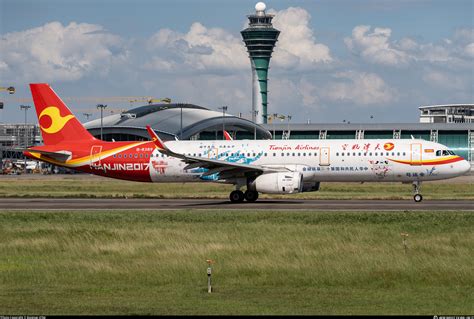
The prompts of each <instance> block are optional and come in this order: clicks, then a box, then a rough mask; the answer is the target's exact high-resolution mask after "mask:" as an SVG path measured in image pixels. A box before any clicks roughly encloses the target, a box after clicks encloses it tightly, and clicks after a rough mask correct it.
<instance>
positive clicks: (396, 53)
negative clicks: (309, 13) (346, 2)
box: [344, 25, 474, 68]
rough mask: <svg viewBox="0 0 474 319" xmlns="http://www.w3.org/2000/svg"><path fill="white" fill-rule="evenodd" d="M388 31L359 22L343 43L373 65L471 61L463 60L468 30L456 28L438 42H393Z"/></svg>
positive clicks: (472, 34) (453, 64) (470, 34)
mask: <svg viewBox="0 0 474 319" xmlns="http://www.w3.org/2000/svg"><path fill="white" fill-rule="evenodd" d="M391 34H392V30H391V29H389V28H374V30H373V32H371V27H370V26H366V25H359V26H356V27H355V28H354V29H353V30H352V37H350V38H345V39H344V43H345V44H346V47H347V48H348V49H349V50H350V51H351V52H352V53H354V54H356V55H359V56H361V58H362V59H363V60H365V61H366V62H368V63H373V64H380V65H388V66H407V65H409V64H413V63H424V62H426V63H431V64H438V65H443V66H445V67H446V66H447V67H457V68H459V67H465V66H466V65H467V64H471V63H472V61H468V60H466V57H468V58H469V57H472V55H471V54H472V51H471V50H472V47H471V46H470V45H471V43H472V42H473V41H474V40H473V38H474V30H472V29H458V30H456V32H455V33H454V35H453V37H452V39H443V41H440V43H418V42H416V41H415V40H413V39H411V38H402V39H401V40H399V41H395V40H391V39H390V37H391ZM470 41H471V42H470Z"/></svg>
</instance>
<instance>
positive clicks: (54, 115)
mask: <svg viewBox="0 0 474 319" xmlns="http://www.w3.org/2000/svg"><path fill="white" fill-rule="evenodd" d="M44 116H47V117H49V121H48V120H44V119H43V120H42V118H43V117H44ZM73 118H74V115H71V114H69V115H66V116H61V114H60V112H59V109H58V108H57V107H56V106H48V107H47V108H45V109H44V110H43V112H41V114H40V116H39V117H38V121H39V122H40V127H41V130H42V131H43V132H45V133H48V134H54V133H57V132H59V131H61V130H62V129H63V127H64V125H66V123H67V122H69V120H71V119H73ZM44 124H46V127H45V126H43V125H44ZM48 124H49V125H48Z"/></svg>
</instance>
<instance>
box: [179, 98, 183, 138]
mask: <svg viewBox="0 0 474 319" xmlns="http://www.w3.org/2000/svg"><path fill="white" fill-rule="evenodd" d="M180 108H181V115H180V122H179V139H180V140H182V139H183V105H181V107H180Z"/></svg>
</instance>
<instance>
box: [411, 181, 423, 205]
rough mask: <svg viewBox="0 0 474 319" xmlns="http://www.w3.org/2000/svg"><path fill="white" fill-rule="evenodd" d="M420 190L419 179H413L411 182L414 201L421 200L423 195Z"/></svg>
mask: <svg viewBox="0 0 474 319" xmlns="http://www.w3.org/2000/svg"><path fill="white" fill-rule="evenodd" d="M420 191H421V182H419V181H414V182H413V194H414V195H413V199H414V200H415V202H416V203H419V202H421V201H422V200H423V196H421V194H420Z"/></svg>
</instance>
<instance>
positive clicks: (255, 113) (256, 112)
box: [252, 110, 258, 140]
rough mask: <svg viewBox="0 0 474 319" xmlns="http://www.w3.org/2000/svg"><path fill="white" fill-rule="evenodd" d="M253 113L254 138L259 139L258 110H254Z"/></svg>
mask: <svg viewBox="0 0 474 319" xmlns="http://www.w3.org/2000/svg"><path fill="white" fill-rule="evenodd" d="M252 115H253V118H254V119H255V120H254V123H253V139H254V140H256V139H257V123H256V122H255V121H256V120H257V115H258V110H254V111H253V113H252Z"/></svg>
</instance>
